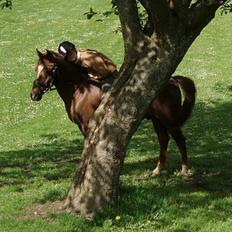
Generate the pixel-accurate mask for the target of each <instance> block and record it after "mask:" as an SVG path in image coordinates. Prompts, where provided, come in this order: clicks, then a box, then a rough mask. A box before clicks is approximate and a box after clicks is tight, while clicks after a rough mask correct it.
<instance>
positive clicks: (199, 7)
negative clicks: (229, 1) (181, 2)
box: [189, 0, 225, 32]
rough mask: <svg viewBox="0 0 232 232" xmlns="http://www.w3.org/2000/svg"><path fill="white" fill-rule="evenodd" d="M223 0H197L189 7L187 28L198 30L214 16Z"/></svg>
mask: <svg viewBox="0 0 232 232" xmlns="http://www.w3.org/2000/svg"><path fill="white" fill-rule="evenodd" d="M224 2H225V1H223V0H198V1H197V2H196V3H194V4H193V5H192V6H191V7H190V11H189V29H190V30H195V31H196V32H200V31H201V29H202V28H204V27H205V26H206V25H207V24H208V23H209V22H210V21H211V20H212V19H213V18H214V16H215V12H216V10H217V9H218V8H219V7H220V6H221V5H223V3H224Z"/></svg>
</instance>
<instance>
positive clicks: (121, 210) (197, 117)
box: [0, 102, 232, 228]
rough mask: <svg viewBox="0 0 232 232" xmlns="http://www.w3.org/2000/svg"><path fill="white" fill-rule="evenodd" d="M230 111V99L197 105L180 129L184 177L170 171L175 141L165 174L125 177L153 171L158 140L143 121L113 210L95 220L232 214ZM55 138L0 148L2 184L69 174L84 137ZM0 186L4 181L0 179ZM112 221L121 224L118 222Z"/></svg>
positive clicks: (158, 221) (166, 220)
mask: <svg viewBox="0 0 232 232" xmlns="http://www.w3.org/2000/svg"><path fill="white" fill-rule="evenodd" d="M231 113H232V103H224V104H221V105H220V104H219V103H213V102H210V103H209V105H205V104H203V103H198V104H197V105H196V107H195V110H194V113H193V117H192V118H191V120H190V121H189V122H188V123H187V124H186V127H185V129H184V131H185V135H186V137H187V143H188V150H189V159H190V162H191V166H192V167H193V168H194V169H195V174H194V176H193V177H192V178H189V179H187V180H183V179H182V178H180V177H177V176H176V175H174V174H173V170H176V169H177V168H179V159H180V157H179V153H178V152H177V149H175V146H174V144H171V147H170V152H169V158H168V163H169V165H168V171H167V173H166V174H164V175H163V176H161V177H158V178H156V179H146V180H138V178H137V179H136V178H135V179H134V178H130V177H129V178H128V176H130V173H131V172H134V171H135V170H136V175H141V173H143V172H144V171H146V170H149V171H150V170H152V168H153V167H154V163H155V160H156V159H157V158H158V153H159V150H158V149H159V147H158V144H157V142H156V143H155V145H154V144H153V140H154V132H153V128H152V125H151V124H150V123H149V122H143V124H142V126H141V127H140V129H139V131H138V132H137V133H136V135H135V136H134V137H133V139H132V141H131V143H130V146H129V151H128V152H129V157H127V158H126V162H125V165H124V168H123V174H122V184H121V196H122V199H121V200H120V203H119V205H118V206H117V209H116V212H115V210H106V211H105V212H103V213H99V214H98V216H97V222H96V223H97V224H98V225H100V224H101V223H104V220H106V219H107V218H115V215H122V216H123V218H125V220H124V221H125V223H128V222H131V223H134V224H136V222H137V221H138V220H142V221H143V220H148V219H149V220H150V221H153V222H154V223H155V226H156V227H157V228H158V227H162V226H164V225H165V226H167V225H171V223H173V221H174V220H176V218H179V219H181V218H185V217H187V216H188V215H193V216H194V215H195V214H194V209H196V208H198V209H200V210H205V211H206V214H207V216H206V218H209V219H210V220H213V219H215V220H222V219H223V217H226V216H228V214H231V213H232V212H231V207H227V198H228V196H231V193H232V182H231V170H232V154H231V152H232V124H231ZM54 138H55V140H54V142H52V143H47V144H46V143H45V144H38V145H37V146H35V147H33V148H30V149H29V148H28V149H25V150H20V151H8V152H4V153H0V168H1V169H0V170H2V171H1V172H0V175H1V176H3V177H4V179H3V181H4V180H5V182H6V183H5V184H7V181H8V183H9V184H14V181H15V183H16V184H17V183H28V182H30V181H36V178H40V177H42V178H45V179H47V180H58V179H66V178H70V177H71V176H72V175H73V173H74V169H75V166H76V163H78V161H79V158H78V156H77V154H78V153H81V150H82V144H83V141H81V140H77V139H76V140H72V141H64V140H61V139H59V137H57V135H55V134H51V135H50V137H49V136H48V137H47V139H48V141H49V140H50V139H54ZM147 151H148V153H147ZM130 153H131V154H130ZM173 153H177V154H173ZM133 154H135V156H136V158H133V157H132V156H133ZM140 154H143V156H144V154H145V156H144V157H145V158H144V159H142V160H141V159H140V160H139V159H137V158H138V157H139V155H140ZM146 154H147V157H146ZM153 154H154V155H153ZM155 154H156V155H155ZM138 160H139V161H138ZM1 185H4V183H3V184H1V182H0V186H1ZM220 202H221V203H220ZM116 226H119V227H121V226H125V225H124V224H123V222H120V223H118V224H117V225H116Z"/></svg>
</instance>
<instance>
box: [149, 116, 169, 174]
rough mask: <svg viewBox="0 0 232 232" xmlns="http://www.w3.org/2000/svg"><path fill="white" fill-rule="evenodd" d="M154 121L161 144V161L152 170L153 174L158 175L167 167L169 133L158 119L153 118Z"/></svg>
mask: <svg viewBox="0 0 232 232" xmlns="http://www.w3.org/2000/svg"><path fill="white" fill-rule="evenodd" d="M152 122H153V126H154V129H155V131H156V133H157V135H158V140H159V145H160V155H159V161H158V163H157V166H156V168H155V169H154V170H153V171H152V176H158V175H160V173H161V171H162V170H163V169H164V167H165V163H166V159H167V147H168V142H169V135H168V131H167V129H166V127H164V126H163V125H162V124H161V123H160V122H159V121H158V120H156V119H152Z"/></svg>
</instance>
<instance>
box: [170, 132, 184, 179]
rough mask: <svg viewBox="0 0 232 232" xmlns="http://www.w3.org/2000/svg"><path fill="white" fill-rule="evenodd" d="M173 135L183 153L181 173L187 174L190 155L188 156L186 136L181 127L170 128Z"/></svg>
mask: <svg viewBox="0 0 232 232" xmlns="http://www.w3.org/2000/svg"><path fill="white" fill-rule="evenodd" d="M169 132H170V134H171V136H172V137H173V139H174V140H175V142H176V145H177V146H178V149H179V151H180V154H181V172H180V175H182V176H187V175H188V156H187V148H186V142H185V137H184V135H183V133H182V131H181V129H180V128H175V129H171V130H169Z"/></svg>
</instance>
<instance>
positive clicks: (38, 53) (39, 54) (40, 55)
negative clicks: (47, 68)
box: [36, 48, 43, 58]
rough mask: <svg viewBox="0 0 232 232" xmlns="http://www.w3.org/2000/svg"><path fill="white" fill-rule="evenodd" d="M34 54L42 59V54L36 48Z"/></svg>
mask: <svg viewBox="0 0 232 232" xmlns="http://www.w3.org/2000/svg"><path fill="white" fill-rule="evenodd" d="M36 52H37V55H38V57H40V58H41V57H43V53H42V52H40V51H39V50H38V49H37V48H36Z"/></svg>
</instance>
